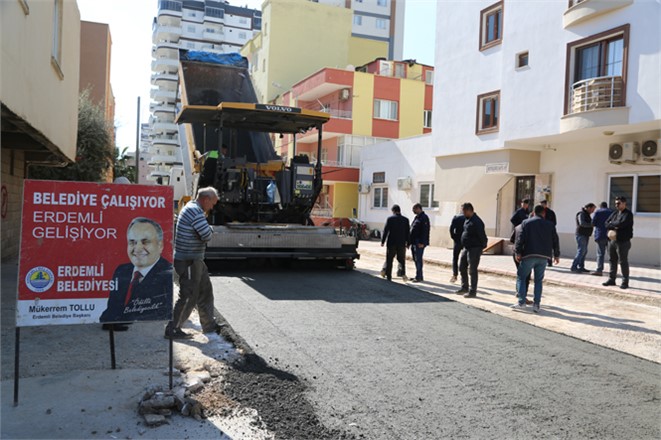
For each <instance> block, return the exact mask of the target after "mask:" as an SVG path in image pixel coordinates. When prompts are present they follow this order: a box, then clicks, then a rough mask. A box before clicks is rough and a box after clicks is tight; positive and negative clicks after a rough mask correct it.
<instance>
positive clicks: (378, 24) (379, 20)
mask: <svg viewBox="0 0 661 440" xmlns="http://www.w3.org/2000/svg"><path fill="white" fill-rule="evenodd" d="M386 27H387V26H386V21H385V20H384V19H383V18H377V19H376V28H377V29H386Z"/></svg>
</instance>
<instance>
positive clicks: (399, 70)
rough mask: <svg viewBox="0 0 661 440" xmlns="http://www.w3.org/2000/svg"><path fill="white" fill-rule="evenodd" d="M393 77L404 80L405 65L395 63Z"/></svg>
mask: <svg viewBox="0 0 661 440" xmlns="http://www.w3.org/2000/svg"><path fill="white" fill-rule="evenodd" d="M395 76H396V77H397V78H406V65H405V64H402V63H395Z"/></svg>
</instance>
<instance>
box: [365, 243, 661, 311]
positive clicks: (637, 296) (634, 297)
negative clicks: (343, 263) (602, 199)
mask: <svg viewBox="0 0 661 440" xmlns="http://www.w3.org/2000/svg"><path fill="white" fill-rule="evenodd" d="M359 252H360V253H362V254H365V255H370V256H373V257H383V254H381V253H378V252H374V251H372V250H367V249H364V248H363V249H359ZM423 260H424V262H425V264H428V265H430V266H437V267H443V268H452V263H447V262H445V261H439V260H433V259H429V258H423ZM406 261H411V262H413V258H411V256H410V255H409V254H408V252H407V254H406ZM480 272H482V273H486V274H490V275H497V276H501V277H508V278H512V279H516V274H514V273H513V272H508V271H505V270H499V269H493V268H489V267H486V268H485V267H480ZM544 282H545V283H548V284H552V285H554V286H560V287H573V288H576V287H580V288H582V289H585V291H586V293H591V294H594V295H601V296H605V297H608V298H613V299H619V300H623V301H630V302H636V303H642V304H648V305H651V306H656V307H661V297H660V296H659V295H652V294H646V293H639V292H637V293H628V292H622V291H621V292H616V291H613V290H611V289H606V288H604V289H602V288H599V287H595V286H593V285H591V284H585V283H568V282H565V281H559V280H553V279H549V278H545V279H544Z"/></svg>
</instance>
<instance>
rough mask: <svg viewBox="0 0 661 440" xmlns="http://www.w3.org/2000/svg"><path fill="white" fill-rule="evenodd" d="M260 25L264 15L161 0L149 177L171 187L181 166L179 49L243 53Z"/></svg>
mask: <svg viewBox="0 0 661 440" xmlns="http://www.w3.org/2000/svg"><path fill="white" fill-rule="evenodd" d="M260 27H261V12H260V11H257V10H254V9H248V8H241V7H236V6H231V5H229V4H228V3H226V2H218V1H211V0H184V1H181V0H159V2H158V15H157V16H156V17H155V18H154V22H153V34H152V42H153V44H154V46H153V48H152V57H153V61H152V84H153V85H154V88H153V89H152V90H151V98H152V101H153V102H152V104H151V106H150V109H151V118H150V128H151V136H152V147H151V158H150V160H149V165H150V166H151V172H150V173H149V175H148V178H149V179H151V180H154V181H157V182H161V183H164V184H168V183H169V181H168V179H169V173H170V170H171V169H172V167H173V166H177V165H180V164H181V162H182V154H181V151H180V148H179V146H180V143H179V134H178V127H177V125H176V124H175V123H174V118H175V112H176V102H177V93H178V90H177V83H178V79H179V72H178V68H179V50H180V49H185V50H200V51H206V52H213V53H228V52H238V51H239V49H240V48H241V47H242V46H243V45H244V44H245V43H246V42H247V41H248V40H249V39H251V38H252V37H253V33H254V32H256V31H257V30H259V29H260Z"/></svg>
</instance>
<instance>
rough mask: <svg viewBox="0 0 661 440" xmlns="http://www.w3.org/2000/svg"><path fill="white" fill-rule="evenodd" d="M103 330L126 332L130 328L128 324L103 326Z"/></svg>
mask: <svg viewBox="0 0 661 440" xmlns="http://www.w3.org/2000/svg"><path fill="white" fill-rule="evenodd" d="M101 329H102V330H105V331H110V329H112V330H113V331H115V332H125V331H127V330H128V329H129V326H128V325H127V324H103V325H102V326H101Z"/></svg>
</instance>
